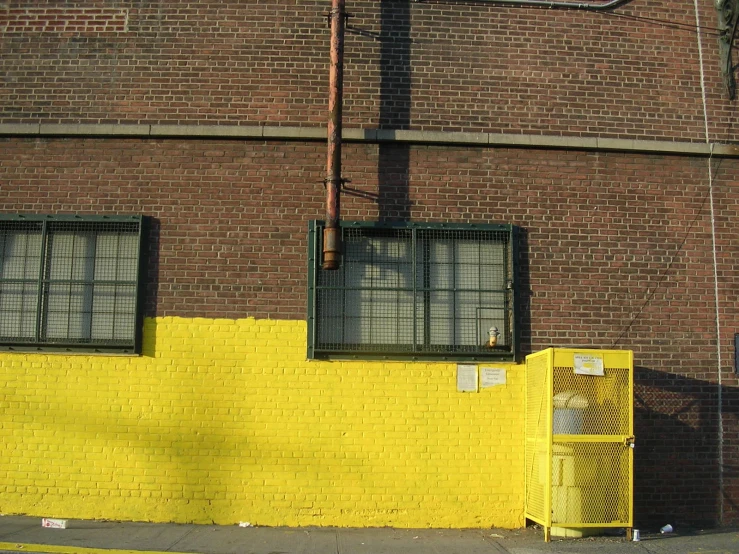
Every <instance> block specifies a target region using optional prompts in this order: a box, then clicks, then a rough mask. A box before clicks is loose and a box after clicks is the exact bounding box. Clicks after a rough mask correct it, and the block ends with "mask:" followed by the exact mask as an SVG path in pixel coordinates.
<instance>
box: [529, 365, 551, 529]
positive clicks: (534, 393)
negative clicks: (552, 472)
mask: <svg viewBox="0 0 739 554" xmlns="http://www.w3.org/2000/svg"><path fill="white" fill-rule="evenodd" d="M549 366H550V364H549V356H548V352H546V351H545V352H542V353H539V354H538V355H533V356H528V357H527V358H526V450H525V465H526V475H525V483H526V517H528V518H529V519H532V520H534V521H536V522H538V523H540V524H542V525H548V524H549V518H548V514H547V498H548V490H549V479H548V473H549V458H548V455H549V454H548V453H549V441H550V433H549V413H550V412H551V401H550V395H549V390H550V385H551V383H550V373H549Z"/></svg>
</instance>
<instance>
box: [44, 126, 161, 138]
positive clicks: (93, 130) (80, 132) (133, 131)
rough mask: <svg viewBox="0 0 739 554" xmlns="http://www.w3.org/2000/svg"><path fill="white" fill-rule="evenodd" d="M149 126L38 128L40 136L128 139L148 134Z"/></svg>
mask: <svg viewBox="0 0 739 554" xmlns="http://www.w3.org/2000/svg"><path fill="white" fill-rule="evenodd" d="M149 128H150V125H129V124H107V125H106V124H98V125H88V124H79V125H76V124H64V123H62V124H46V123H42V124H41V125H40V126H39V134H40V135H41V136H60V135H63V136H78V137H79V136H81V137H99V136H106V137H130V136H142V135H148V134H149Z"/></svg>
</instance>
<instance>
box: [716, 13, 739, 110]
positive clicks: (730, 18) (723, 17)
mask: <svg viewBox="0 0 739 554" xmlns="http://www.w3.org/2000/svg"><path fill="white" fill-rule="evenodd" d="M716 10H717V11H718V23H719V25H718V27H719V35H718V47H719V59H720V61H721V74H722V75H723V78H724V83H726V90H727V91H728V93H729V99H730V100H734V98H736V78H735V77H734V72H735V71H736V69H737V67H739V65H734V63H733V61H732V57H731V51H732V49H733V47H734V39H735V38H736V34H737V31H736V29H737V23H739V0H716Z"/></svg>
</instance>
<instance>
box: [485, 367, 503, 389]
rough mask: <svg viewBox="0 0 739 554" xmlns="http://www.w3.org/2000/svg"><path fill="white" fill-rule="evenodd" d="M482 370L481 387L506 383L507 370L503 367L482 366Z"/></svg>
mask: <svg viewBox="0 0 739 554" xmlns="http://www.w3.org/2000/svg"><path fill="white" fill-rule="evenodd" d="M480 372H481V373H480V388H483V389H486V388H488V387H495V386H496V385H505V384H506V372H505V369H503V368H500V367H483V368H480Z"/></svg>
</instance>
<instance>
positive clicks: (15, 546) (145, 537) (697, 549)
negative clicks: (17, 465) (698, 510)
mask: <svg viewBox="0 0 739 554" xmlns="http://www.w3.org/2000/svg"><path fill="white" fill-rule="evenodd" d="M67 525H68V527H67V529H45V528H42V527H41V518H32V517H20V516H0V553H8V552H13V553H18V552H36V553H46V554H75V553H80V554H141V552H147V553H152V552H156V553H159V552H167V553H169V554H174V553H198V554H349V553H351V554H426V553H431V554H539V553H559V554H577V553H591V552H597V553H598V554H616V553H621V552H627V553H629V552H633V553H644V552H647V553H650V554H698V553H701V554H709V553H710V554H735V553H739V531H738V530H736V529H719V530H713V531H705V532H702V531H696V532H691V533H680V530H679V529H678V530H677V532H675V533H672V534H669V535H660V534H659V533H654V532H652V533H650V532H646V531H645V530H642V531H641V538H642V540H641V541H640V542H627V541H626V540H625V539H624V538H623V537H617V536H610V537H608V536H606V537H597V538H588V539H562V540H557V539H556V538H555V539H553V540H552V542H551V543H548V544H547V543H545V542H544V540H543V533H542V531H541V530H540V529H534V528H529V529H519V530H507V529H464V530H457V529H388V528H380V529H376V528H372V529H344V528H342V529H339V528H324V527H306V528H286V527H276V528H275V527H238V526H235V525H234V526H219V525H177V524H156V523H119V522H106V521H80V520H68V522H67Z"/></svg>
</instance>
